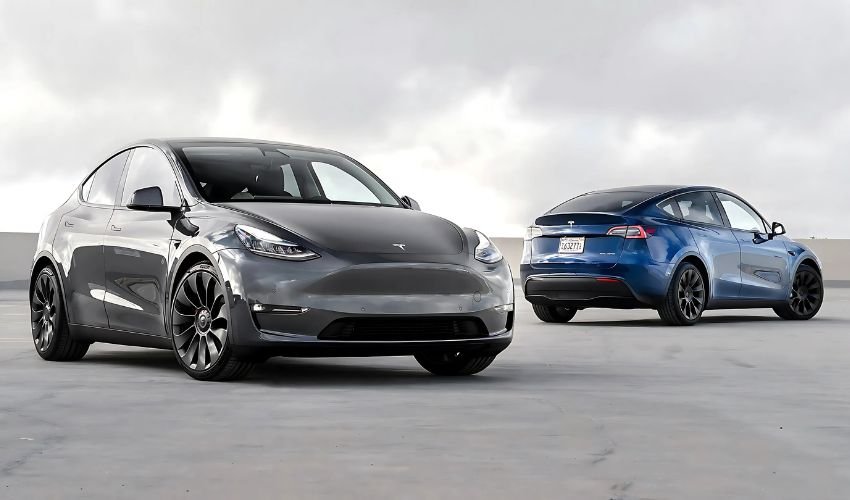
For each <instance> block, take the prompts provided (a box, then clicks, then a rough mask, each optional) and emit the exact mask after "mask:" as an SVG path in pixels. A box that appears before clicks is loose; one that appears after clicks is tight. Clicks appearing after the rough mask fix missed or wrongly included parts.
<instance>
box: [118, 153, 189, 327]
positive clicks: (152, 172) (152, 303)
mask: <svg viewBox="0 0 850 500" xmlns="http://www.w3.org/2000/svg"><path fill="white" fill-rule="evenodd" d="M125 178H126V180H125V182H124V188H123V191H122V195H121V199H120V201H119V203H117V204H116V205H117V206H116V207H115V210H114V212H113V214H112V219H111V220H110V221H109V227H108V228H107V231H106V237H105V238H104V242H103V250H104V257H105V263H106V289H107V294H106V298H105V300H104V303H105V306H106V312H107V314H108V315H109V326H110V328H112V329H115V330H123V331H128V332H134V333H143V334H147V335H156V336H165V335H167V329H166V321H167V318H166V314H167V311H168V306H167V304H165V297H166V295H167V290H166V286H167V283H168V280H167V276H168V269H169V260H170V258H171V255H172V248H173V247H172V244H171V237H172V235H173V234H174V215H173V214H171V213H169V212H146V211H140V210H131V209H129V208H127V204H128V203H129V201H130V198H131V196H132V194H133V192H134V191H136V190H138V189H142V188H147V187H154V186H155V187H159V188H160V190H161V191H162V195H163V203H164V204H165V205H170V206H180V203H181V198H180V195H179V192H178V189H177V184H176V180H175V177H174V172H173V170H172V167H171V164H170V163H169V162H168V159H167V158H166V157H165V155H163V154H162V152H161V151H159V150H157V149H154V148H150V147H140V148H136V149H134V150H133V154H132V156H131V158H130V162H129V164H128V167H127V173H126V176H125Z"/></svg>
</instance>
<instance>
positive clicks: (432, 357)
mask: <svg viewBox="0 0 850 500" xmlns="http://www.w3.org/2000/svg"><path fill="white" fill-rule="evenodd" d="M414 357H415V358H416V361H418V362H419V364H420V365H422V368H425V369H426V370H428V371H429V372H431V373H433V374H434V375H440V376H457V375H474V374H476V373H478V372H480V371H482V370H484V369H485V368H487V367H488V366H490V363H492V362H493V360H494V359H496V356H495V355H493V356H477V355H475V354H470V353H468V352H442V353H437V354H432V353H428V354H417V355H416V356H414Z"/></svg>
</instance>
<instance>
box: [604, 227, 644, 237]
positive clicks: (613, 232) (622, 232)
mask: <svg viewBox="0 0 850 500" xmlns="http://www.w3.org/2000/svg"><path fill="white" fill-rule="evenodd" d="M653 234H655V228H654V227H643V226H614V227H612V228H611V229H609V230H608V236H620V237H622V238H626V239H630V240H645V239H647V238H648V237H650V236H652V235H653Z"/></svg>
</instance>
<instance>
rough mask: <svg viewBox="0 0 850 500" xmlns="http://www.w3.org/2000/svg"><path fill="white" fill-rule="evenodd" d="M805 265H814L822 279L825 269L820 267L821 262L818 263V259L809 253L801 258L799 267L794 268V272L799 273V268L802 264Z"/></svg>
mask: <svg viewBox="0 0 850 500" xmlns="http://www.w3.org/2000/svg"><path fill="white" fill-rule="evenodd" d="M803 265H807V266H810V267H812V268H813V269H814V270H815V271H817V273H818V274H819V275H820V277H821V279H823V271H822V270H821V268H820V264H818V262H817V260H816V259H815V258H813V257H812V256H810V255H807V256H805V257H803V258H802V259H800V262H798V263H797V267H795V268H794V274H797V269H800V266H803Z"/></svg>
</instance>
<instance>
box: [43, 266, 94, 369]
mask: <svg viewBox="0 0 850 500" xmlns="http://www.w3.org/2000/svg"><path fill="white" fill-rule="evenodd" d="M30 323H31V326H32V338H33V342H34V343H35V351H36V352H37V353H38V355H39V356H41V357H42V358H44V359H46V360H47V361H77V360H78V359H82V357H83V356H85V355H86V352H87V351H88V350H89V345H91V344H89V343H88V342H77V341H75V340H74V339H72V338H71V329H70V328H69V326H68V316H67V315H66V314H65V299H64V297H63V296H62V289H61V288H60V287H59V279H58V278H57V277H56V272H55V271H54V270H53V268H52V267H50V266H47V267H45V268H44V269H42V270H41V271H40V272H39V273H38V276H36V278H35V282H34V283H33V286H32V292H30Z"/></svg>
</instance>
